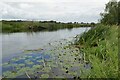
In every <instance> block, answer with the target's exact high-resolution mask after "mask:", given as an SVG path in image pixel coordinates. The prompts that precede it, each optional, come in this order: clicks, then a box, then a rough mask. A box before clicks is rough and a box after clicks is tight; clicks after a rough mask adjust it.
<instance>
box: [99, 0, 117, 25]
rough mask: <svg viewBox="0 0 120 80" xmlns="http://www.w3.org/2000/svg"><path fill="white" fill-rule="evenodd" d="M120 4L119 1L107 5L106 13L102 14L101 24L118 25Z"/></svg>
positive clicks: (112, 1) (113, 0)
mask: <svg viewBox="0 0 120 80" xmlns="http://www.w3.org/2000/svg"><path fill="white" fill-rule="evenodd" d="M118 3H119V2H117V0H111V1H109V2H108V3H107V4H106V7H105V12H104V13H101V14H100V15H101V17H102V18H101V23H104V24H111V25H112V24H118V15H119V13H118V9H119V7H118Z"/></svg>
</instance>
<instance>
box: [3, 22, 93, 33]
mask: <svg viewBox="0 0 120 80" xmlns="http://www.w3.org/2000/svg"><path fill="white" fill-rule="evenodd" d="M92 26H95V24H94V23H77V22H75V23H61V22H56V21H2V32H29V31H42V30H48V31H53V30H58V29H64V28H68V29H71V28H75V27H92Z"/></svg>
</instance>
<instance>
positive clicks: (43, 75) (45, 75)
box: [40, 74, 49, 78]
mask: <svg viewBox="0 0 120 80" xmlns="http://www.w3.org/2000/svg"><path fill="white" fill-rule="evenodd" d="M40 78H49V75H48V74H42V75H41V76H40Z"/></svg>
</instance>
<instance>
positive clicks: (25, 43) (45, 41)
mask: <svg viewBox="0 0 120 80" xmlns="http://www.w3.org/2000/svg"><path fill="white" fill-rule="evenodd" d="M89 29H90V27H80V28H73V29H62V30H57V31H43V32H29V33H26V32H21V33H9V34H8V33H6V34H0V40H2V62H3V63H5V62H8V61H10V59H12V58H14V57H18V56H21V55H22V54H23V51H25V50H36V49H46V50H43V53H45V52H47V50H48V49H50V47H52V46H50V45H51V44H53V43H54V44H53V45H54V46H59V44H58V42H60V41H61V44H62V42H63V43H64V41H62V40H66V41H71V40H73V37H75V36H76V35H78V34H82V33H83V32H85V31H87V30H89ZM55 42H56V43H55ZM48 45H49V46H48ZM61 50H62V49H61ZM66 51H70V50H67V49H66ZM54 52H57V51H54ZM54 52H53V53H54ZM59 52H60V51H58V52H57V53H59ZM36 53H37V52H36ZM41 53H42V52H41ZM62 53H64V51H63V50H62ZM63 55H64V54H63ZM28 56H29V60H26V62H27V63H31V64H32V62H33V63H35V64H34V65H36V64H38V63H37V62H34V60H33V57H34V58H36V57H38V56H44V58H47V59H48V58H50V56H49V55H46V54H45V55H44V54H34V55H31V54H29V55H28ZM31 56H32V58H31ZM67 56H69V55H67ZM24 58H25V57H24ZM20 59H21V60H20V61H18V62H17V63H20V64H21V63H23V62H22V59H23V57H21V58H20ZM36 59H37V58H36ZM71 59H72V58H71ZM14 60H15V59H14ZM30 60H31V62H30ZM54 60H55V59H54ZM16 61H17V60H16ZM39 61H40V60H39ZM12 64H13V63H12ZM23 64H24V63H23ZM28 66H29V67H30V65H28ZM74 69H75V68H74ZM7 70H10V67H8V66H7V68H4V67H3V72H5V71H7ZM57 70H58V69H57ZM53 71H54V70H53ZM61 73H62V72H61ZM40 74H42V73H40ZM5 75H7V73H6V74H5ZM45 75H48V74H45ZM58 75H59V74H58ZM43 76H44V75H43ZM49 76H51V74H49ZM66 76H67V77H69V76H68V75H66Z"/></svg>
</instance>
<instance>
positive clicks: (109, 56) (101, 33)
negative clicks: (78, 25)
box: [75, 25, 118, 78]
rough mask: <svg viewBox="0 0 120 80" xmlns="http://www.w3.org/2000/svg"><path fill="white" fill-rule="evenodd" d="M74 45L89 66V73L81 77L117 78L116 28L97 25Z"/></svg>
mask: <svg viewBox="0 0 120 80" xmlns="http://www.w3.org/2000/svg"><path fill="white" fill-rule="evenodd" d="M75 45H76V46H77V47H78V48H79V49H80V50H81V51H82V52H83V54H84V61H86V62H89V63H90V64H91V69H90V73H89V74H87V75H84V73H82V74H83V75H82V76H81V77H89V78H116V77H118V26H116V25H114V26H107V25H98V26H97V27H95V28H93V29H91V30H89V31H88V32H86V33H84V34H83V35H82V36H81V37H80V38H79V41H77V42H76V43H75Z"/></svg>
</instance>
